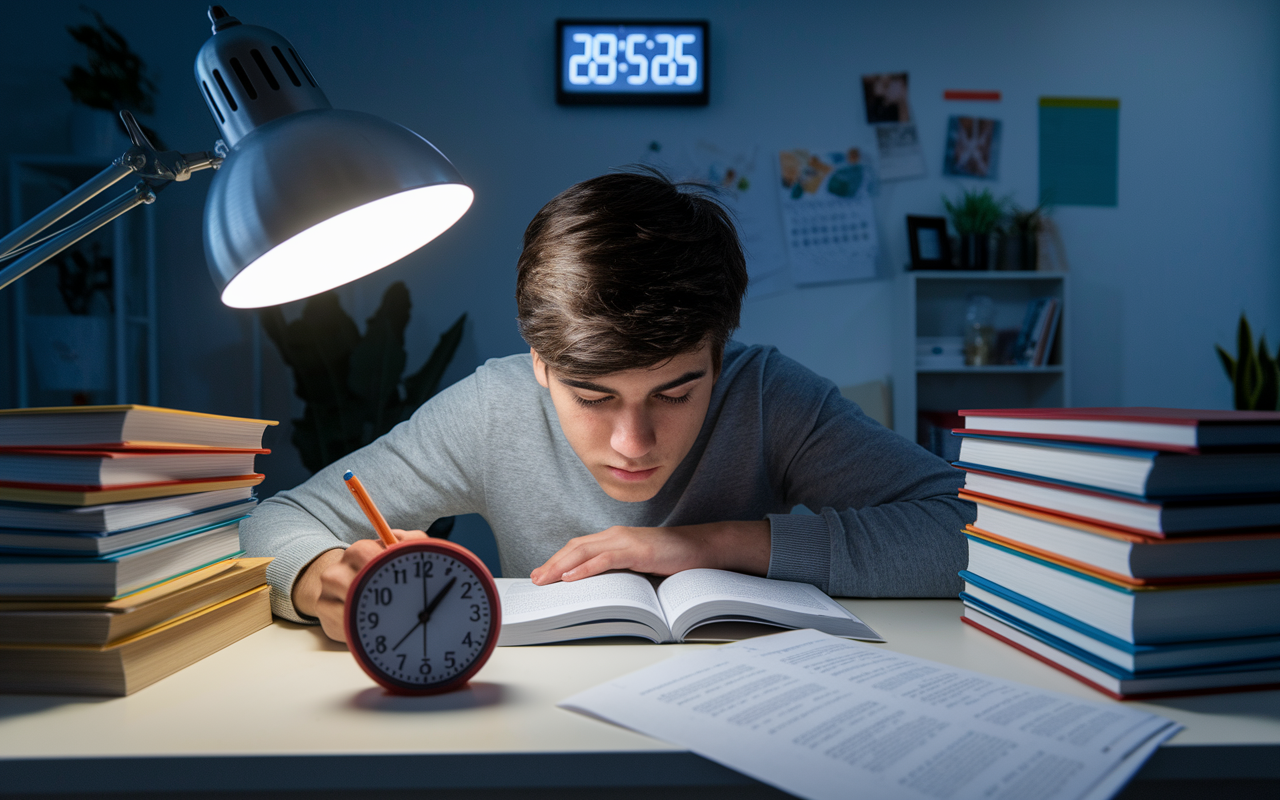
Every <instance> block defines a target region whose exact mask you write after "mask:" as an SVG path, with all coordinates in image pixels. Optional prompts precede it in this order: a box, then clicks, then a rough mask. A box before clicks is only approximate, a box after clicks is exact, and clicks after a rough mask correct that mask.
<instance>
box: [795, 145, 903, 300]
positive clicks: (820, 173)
mask: <svg viewBox="0 0 1280 800" xmlns="http://www.w3.org/2000/svg"><path fill="white" fill-rule="evenodd" d="M778 166H779V170H780V172H781V175H780V177H781V183H782V185H781V187H780V194H779V196H780V197H781V199H782V220H783V226H784V228H785V231H784V235H785V236H784V238H785V240H786V243H787V257H788V261H789V262H790V265H791V278H792V280H794V281H795V283H796V284H797V285H801V286H803V285H805V284H813V283H831V282H834V281H851V280H860V279H866V278H874V277H875V274H876V257H877V254H878V250H879V244H878V242H877V236H876V220H875V212H874V210H873V208H872V206H871V192H870V190H869V189H868V183H869V182H870V177H871V176H870V173H869V171H868V170H867V167H866V165H865V164H863V163H862V154H861V152H860V151H859V150H858V148H856V147H851V148H849V149H848V150H845V151H844V152H838V153H811V152H810V151H808V150H784V151H782V153H780V154H779V156H778Z"/></svg>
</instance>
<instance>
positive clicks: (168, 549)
mask: <svg viewBox="0 0 1280 800" xmlns="http://www.w3.org/2000/svg"><path fill="white" fill-rule="evenodd" d="M274 424H275V423H274V422H268V421H265V420H251V419H241V418H236V417H222V416H216V415H212V414H198V413H194V412H186V411H176V410H172V409H163V408H152V407H149V406H136V405H135V406H75V407H68V408H34V409H9V410H0V692H41V693H75V694H109V695H124V694H129V693H131V692H134V691H136V690H138V689H140V688H142V687H143V686H147V685H149V684H151V683H154V682H155V681H157V680H159V679H160V678H163V677H165V676H166V675H169V674H171V673H173V672H175V671H177V670H179V669H182V668H183V667H185V666H187V665H189V664H191V663H194V662H195V661H198V660H199V659H201V658H203V657H205V656H206V655H209V654H210V653H213V652H215V651H217V650H219V649H221V648H222V647H225V646H226V645H228V644H230V643H232V642H234V641H236V640H237V639H240V638H242V637H244V636H247V635H248V634H249V633H252V632H253V631H255V630H258V629H260V628H262V627H265V626H266V625H267V624H269V623H270V621H271V612H270V607H269V603H268V597H267V588H266V585H265V584H266V563H267V561H269V559H243V558H241V556H243V554H244V551H243V550H242V549H241V547H240V536H239V524H240V520H242V519H244V518H245V517H246V516H248V514H249V512H250V511H251V510H252V509H253V507H254V505H255V504H256V500H255V499H254V496H253V487H254V486H256V485H257V484H258V483H260V482H261V481H262V479H263V476H262V475H261V474H258V473H256V472H254V458H255V456H257V455H260V454H265V453H267V452H268V451H267V450H264V449H262V434H263V431H264V430H265V429H266V427H267V426H268V425H274Z"/></svg>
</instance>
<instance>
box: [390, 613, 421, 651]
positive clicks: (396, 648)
mask: <svg viewBox="0 0 1280 800" xmlns="http://www.w3.org/2000/svg"><path fill="white" fill-rule="evenodd" d="M423 622H424V620H423V619H422V615H421V614H419V615H418V625H421V624H422V623H423ZM418 625H414V626H413V627H412V628H410V629H409V633H413V632H414V631H416V630H417V629H418ZM409 633H406V634H405V635H404V636H403V637H401V639H400V641H398V642H396V646H395V647H393V648H391V652H393V653H394V652H395V651H396V650H399V649H400V645H402V644H404V640H405V639H408V638H409Z"/></svg>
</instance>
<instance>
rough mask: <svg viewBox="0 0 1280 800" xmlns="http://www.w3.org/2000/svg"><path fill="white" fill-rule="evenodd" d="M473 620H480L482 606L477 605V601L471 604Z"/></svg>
mask: <svg viewBox="0 0 1280 800" xmlns="http://www.w3.org/2000/svg"><path fill="white" fill-rule="evenodd" d="M471 621H472V622H479V621H480V606H478V605H476V604H475V603H472V604H471Z"/></svg>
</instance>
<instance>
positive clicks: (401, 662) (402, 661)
mask: <svg viewBox="0 0 1280 800" xmlns="http://www.w3.org/2000/svg"><path fill="white" fill-rule="evenodd" d="M398 655H399V656H400V669H401V670H404V653H399V654H398Z"/></svg>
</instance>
